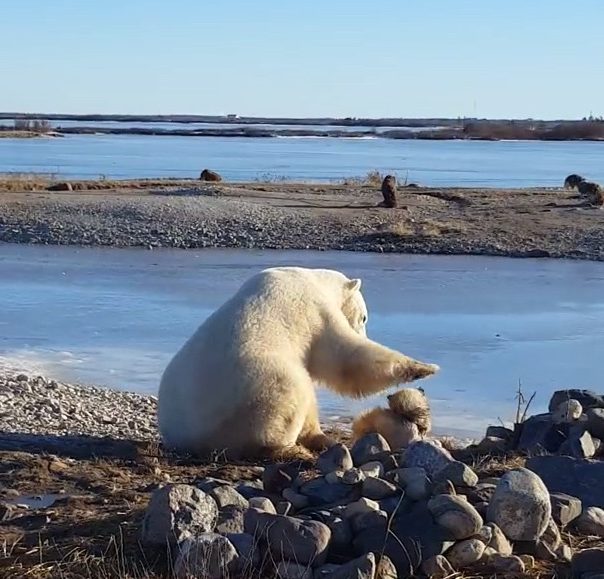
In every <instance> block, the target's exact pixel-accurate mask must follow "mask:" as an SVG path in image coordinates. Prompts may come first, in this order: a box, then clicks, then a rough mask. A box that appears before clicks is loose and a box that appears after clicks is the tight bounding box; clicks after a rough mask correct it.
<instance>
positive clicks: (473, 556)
mask: <svg viewBox="0 0 604 579" xmlns="http://www.w3.org/2000/svg"><path fill="white" fill-rule="evenodd" d="M485 548H486V545H485V544H484V543H483V542H482V541H481V540H480V539H465V540H464V541H460V542H459V543H455V545H453V546H452V547H451V548H450V549H449V550H448V551H447V552H446V554H445V556H446V557H447V559H448V560H449V563H451V565H453V567H454V568H455V569H457V570H459V569H465V568H466V567H469V566H470V565H473V564H474V563H477V562H478V561H480V559H481V558H482V554H483V553H484V550H485Z"/></svg>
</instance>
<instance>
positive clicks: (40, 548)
mask: <svg viewBox="0 0 604 579" xmlns="http://www.w3.org/2000/svg"><path fill="white" fill-rule="evenodd" d="M0 401H1V409H2V412H1V414H0V514H1V522H0V545H1V546H2V549H1V551H0V576H2V577H6V578H9V577H10V578H17V577H24V576H27V577H40V578H42V577H44V578H50V577H52V578H55V577H57V578H58V577H64V578H72V577H73V578H75V577H93V578H101V577H103V578H104V577H115V576H120V577H124V578H133V579H134V578H137V579H138V578H159V577H170V576H176V577H187V578H189V577H203V578H206V577H207V578H209V577H232V578H236V577H242V578H248V577H279V578H283V579H290V578H300V577H302V578H309V579H314V578H318V577H321V578H331V579H338V578H345V577H360V578H366V579H378V578H384V579H385V578H390V579H393V578H396V577H399V578H405V577H416V576H417V577H422V576H424V577H442V578H444V577H451V576H460V575H458V574H460V573H461V574H462V575H463V576H467V577H477V578H482V577H499V576H502V577H554V576H555V577H578V578H582V579H587V578H591V579H594V578H596V577H598V576H599V575H598V573H599V572H600V571H601V570H602V569H603V568H604V562H603V561H604V549H603V545H604V542H603V541H604V510H602V509H603V508H604V494H603V490H602V486H601V485H594V484H591V483H590V481H594V480H601V479H602V476H604V462H601V460H600V458H599V457H600V456H602V447H601V444H600V438H599V437H602V436H604V422H603V421H604V397H603V396H601V395H599V394H597V393H593V392H589V391H584V390H574V391H573V390H568V391H559V392H556V393H555V394H554V396H553V397H552V400H551V402H550V411H549V412H547V413H545V414H541V415H536V416H529V417H527V418H526V419H525V420H522V422H520V423H518V424H516V425H515V426H514V428H513V429H508V428H505V427H503V426H492V427H490V428H489V429H488V430H487V432H486V436H485V437H484V438H483V439H482V440H481V441H480V442H478V443H476V444H472V445H470V446H465V445H461V444H457V443H454V442H453V441H452V440H450V439H447V438H441V439H439V438H434V437H431V436H428V438H427V439H425V440H422V441H417V442H414V443H412V444H411V445H410V446H409V447H408V448H407V449H391V448H390V447H389V446H388V444H387V443H386V441H385V440H384V439H383V438H382V437H380V436H379V435H377V434H370V435H367V436H365V437H363V438H361V439H360V440H359V441H357V442H356V443H354V444H351V441H350V437H349V431H348V429H347V428H343V427H335V426H332V427H328V431H329V433H330V435H332V436H334V437H335V438H336V439H337V440H339V443H338V444H337V445H336V446H334V447H332V448H331V449H329V450H328V451H325V452H324V453H323V454H321V455H319V456H317V459H316V461H312V462H307V463H288V464H279V463H277V464H275V463H267V462H262V461H258V462H241V463H225V462H224V461H223V460H221V457H220V455H216V456H215V457H212V458H211V459H208V460H200V459H196V458H192V457H187V456H176V455H173V454H171V453H170V452H169V451H167V450H166V449H164V448H162V446H161V444H160V443H159V441H158V438H157V433H156V428H155V412H156V399H155V398H154V397H145V396H140V395H136V394H130V393H124V392H116V391H110V390H105V389H103V388H95V387H86V386H79V385H74V384H65V383H60V382H57V381H55V380H52V379H48V378H44V377H41V376H27V375H25V374H16V373H12V374H8V373H7V374H5V375H3V376H2V378H1V379H0Z"/></svg>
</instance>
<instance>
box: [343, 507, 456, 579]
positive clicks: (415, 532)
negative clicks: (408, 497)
mask: <svg viewBox="0 0 604 579" xmlns="http://www.w3.org/2000/svg"><path fill="white" fill-rule="evenodd" d="M453 543H454V540H453V537H452V536H451V535H450V534H449V533H447V531H446V530H445V529H443V528H442V527H440V526H438V525H437V524H436V523H435V522H434V519H433V518H432V515H431V513H430V511H428V509H427V508H426V507H425V506H424V505H422V504H421V503H415V508H413V509H412V510H411V511H409V512H407V513H403V514H400V515H397V516H396V517H395V518H394V519H393V521H392V524H391V527H390V532H388V533H376V532H375V531H374V530H373V529H366V530H365V531H362V532H361V533H359V534H358V535H357V536H356V537H355V539H354V542H353V544H354V548H355V551H356V552H357V553H358V554H359V555H361V554H364V553H368V552H373V553H384V554H385V555H386V556H387V557H388V558H389V559H390V560H391V561H392V562H393V564H394V566H395V567H396V570H397V573H398V576H399V577H401V578H404V577H410V576H412V575H413V573H415V572H416V571H417V570H418V569H419V567H420V565H421V564H422V562H423V561H425V560H427V559H430V558H431V557H433V556H434V555H442V554H443V553H444V552H445V551H446V550H447V549H448V548H449V547H451V546H452V545H453Z"/></svg>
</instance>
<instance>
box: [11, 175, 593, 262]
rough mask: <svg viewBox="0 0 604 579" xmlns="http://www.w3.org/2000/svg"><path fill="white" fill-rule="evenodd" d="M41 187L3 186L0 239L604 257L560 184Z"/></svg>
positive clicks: (586, 211) (578, 204)
mask: <svg viewBox="0 0 604 579" xmlns="http://www.w3.org/2000/svg"><path fill="white" fill-rule="evenodd" d="M45 185H46V184H44V183H36V182H33V181H30V182H27V181H23V182H17V183H11V184H10V185H7V184H6V183H5V184H4V185H3V184H2V182H0V241H5V242H13V243H45V244H77V245H105V246H112V245H113V246H143V247H183V248H187V247H195V248H199V247H241V248H268V249H271V248H274V249H323V250H328V249H333V250H352V251H375V252H406V253H440V254H477V255H501V256H514V257H569V258H578V259H592V260H603V259H604V228H603V227H602V226H603V225H604V211H602V210H601V209H599V208H594V207H589V206H587V205H585V203H584V202H583V200H582V199H580V198H579V197H578V196H577V194H576V193H575V192H573V191H566V190H564V189H561V188H560V189H557V188H552V189H510V190H503V189H450V188H449V189H429V188H399V202H400V206H399V207H398V208H396V209H384V208H379V207H377V206H376V205H377V203H378V202H379V201H381V194H380V192H379V186H376V185H366V184H359V183H355V182H351V183H347V184H341V185H312V184H290V183H244V184H227V183H219V184H203V183H200V182H199V181H193V180H189V181H167V180H162V181H155V182H151V181H133V182H113V183H112V182H103V181H97V182H72V186H73V188H74V191H71V192H48V191H40V190H35V189H42V188H43V187H44V186H45ZM28 189H29V190H28ZM32 189H34V190H32Z"/></svg>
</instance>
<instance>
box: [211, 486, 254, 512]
mask: <svg viewBox="0 0 604 579" xmlns="http://www.w3.org/2000/svg"><path fill="white" fill-rule="evenodd" d="M206 492H208V491H206ZM208 494H209V495H210V496H211V497H212V498H213V499H214V500H215V501H216V504H217V505H218V508H219V509H222V508H223V507H229V506H233V507H240V508H242V509H247V508H248V506H249V503H248V501H247V499H246V498H244V497H243V496H242V495H240V494H239V493H238V492H237V491H236V490H235V489H234V488H233V487H231V486H217V487H215V488H213V489H212V490H210V491H209V492H208Z"/></svg>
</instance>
